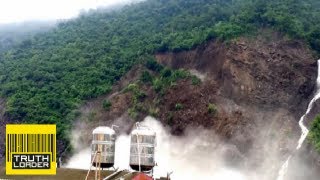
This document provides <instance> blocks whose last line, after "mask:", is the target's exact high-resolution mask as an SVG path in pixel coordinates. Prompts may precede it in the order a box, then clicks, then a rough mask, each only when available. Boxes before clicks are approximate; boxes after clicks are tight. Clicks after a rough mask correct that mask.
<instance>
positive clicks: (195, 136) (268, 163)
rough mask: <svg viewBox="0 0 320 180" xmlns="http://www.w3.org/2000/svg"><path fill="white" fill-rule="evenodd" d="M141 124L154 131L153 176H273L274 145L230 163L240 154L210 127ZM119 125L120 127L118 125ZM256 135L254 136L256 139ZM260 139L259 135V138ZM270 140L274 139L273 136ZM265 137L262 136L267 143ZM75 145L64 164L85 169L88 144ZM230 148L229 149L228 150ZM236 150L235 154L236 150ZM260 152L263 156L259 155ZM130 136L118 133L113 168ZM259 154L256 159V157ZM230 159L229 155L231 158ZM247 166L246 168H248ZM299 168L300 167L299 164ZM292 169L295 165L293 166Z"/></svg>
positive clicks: (123, 159) (126, 151) (125, 154)
mask: <svg viewBox="0 0 320 180" xmlns="http://www.w3.org/2000/svg"><path fill="white" fill-rule="evenodd" d="M141 124H142V125H145V126H148V127H149V128H151V129H152V130H154V131H155V132H156V133H157V147H156V152H155V160H156V163H157V165H156V166H155V168H154V177H155V178H159V177H166V176H167V174H168V173H170V174H171V178H172V179H173V180H180V179H187V180H189V179H190V180H192V179H213V180H258V179H259V180H272V179H276V175H277V171H278V170H279V168H280V166H281V163H282V162H283V159H284V158H285V156H284V155H282V156H280V155H279V153H278V151H279V149H277V148H276V145H275V144H277V143H275V141H272V142H273V143H275V144H274V146H267V145H266V146H264V147H263V149H260V150H261V151H260V152H256V151H253V152H252V154H249V155H246V157H247V159H245V157H243V159H240V161H243V162H250V161H254V162H255V163H257V165H256V166H252V165H251V166H248V165H246V163H242V164H240V165H237V166H234V164H233V161H232V160H231V161H230V156H234V155H235V154H236V157H241V156H243V155H242V154H241V153H240V152H238V150H237V148H236V147H235V146H234V145H231V144H227V143H226V142H224V141H222V140H220V139H219V138H218V137H217V136H216V135H214V133H213V132H212V131H210V130H206V129H203V128H195V129H187V130H186V133H185V135H184V136H182V137H177V136H173V135H171V134H170V133H169V132H170V129H167V128H166V127H164V126H163V125H162V124H161V123H160V122H159V121H158V120H156V119H154V118H152V117H146V118H145V119H144V121H143V122H141ZM120 128H121V127H120ZM258 138H259V137H257V139H258ZM79 139H81V138H79V134H75V135H74V137H73V141H74V142H81V141H79ZM260 140H261V139H260ZM273 140H274V139H273ZM268 141H271V140H270V139H269V138H268V139H267V138H265V139H264V143H266V144H268V143H269V142H268ZM260 142H261V141H260ZM74 147H78V148H79V149H77V150H76V152H77V153H75V154H74V155H73V156H72V157H71V158H70V160H69V161H68V163H67V164H66V165H65V166H64V167H66V168H77V169H88V168H90V148H89V146H87V147H86V148H83V147H84V146H83V145H75V146H74ZM230 152H231V153H230ZM237 153H238V154H237ZM261 154H264V156H261ZM129 156H130V136H129V135H127V134H121V135H119V136H118V137H117V140H116V150H115V166H114V167H115V168H119V170H122V169H127V170H130V167H129ZM257 156H259V158H260V159H256V157H257ZM231 159H232V158H231ZM248 167H250V168H248ZM299 168H301V169H303V167H299ZM294 169H295V171H299V169H296V167H295V168H294Z"/></svg>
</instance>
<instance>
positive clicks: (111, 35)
mask: <svg viewBox="0 0 320 180" xmlns="http://www.w3.org/2000/svg"><path fill="white" fill-rule="evenodd" d="M319 8H320V2H319V1H318V0H305V1H300V0H280V1H279V0H147V1H145V2H141V3H137V4H134V5H130V6H126V7H124V8H122V9H121V10H117V11H114V12H110V11H107V12H105V11H102V10H99V11H95V12H90V13H87V14H81V15H80V16H79V17H78V18H76V19H73V20H69V21H65V22H60V23H59V24H58V26H57V27H56V28H54V29H52V30H50V31H49V32H46V33H39V34H37V35H35V36H32V38H28V39H25V40H23V41H22V42H20V43H16V44H15V45H13V47H12V48H10V49H8V50H6V51H5V52H3V53H1V54H0V93H1V96H2V97H5V98H6V100H7V109H6V115H7V117H9V118H10V119H14V120H19V121H22V122H27V123H56V124H57V126H58V138H59V140H60V141H68V138H67V137H68V136H67V132H68V130H70V126H71V123H72V121H73V120H74V119H75V118H76V116H77V112H76V111H74V110H75V109H76V108H77V107H78V106H79V105H80V104H81V103H82V102H83V101H84V100H87V99H90V98H94V97H97V96H99V95H102V94H105V93H107V92H109V91H110V90H111V87H112V85H113V84H114V83H115V82H116V81H117V80H119V79H120V78H121V76H122V75H123V74H125V73H126V72H127V71H128V70H129V69H130V68H131V67H132V66H133V65H134V64H136V63H142V62H144V61H146V60H150V59H152V56H150V55H152V54H154V53H155V52H161V51H181V50H188V49H191V48H193V47H195V46H197V45H199V44H201V43H203V42H205V41H206V40H209V39H220V40H229V39H232V38H236V37H238V36H240V35H252V34H254V33H256V32H257V30H258V29H260V28H270V29H274V30H277V31H280V32H282V33H284V34H286V35H287V36H288V37H289V38H297V39H301V40H304V41H305V42H306V43H307V44H309V45H310V47H311V48H313V49H314V50H316V51H318V52H320V29H319V28H318V27H319V21H320V11H318V10H319Z"/></svg>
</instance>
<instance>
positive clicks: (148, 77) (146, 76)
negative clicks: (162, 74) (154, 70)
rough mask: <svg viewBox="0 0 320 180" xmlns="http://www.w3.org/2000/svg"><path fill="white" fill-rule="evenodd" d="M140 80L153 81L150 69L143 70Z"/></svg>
mask: <svg viewBox="0 0 320 180" xmlns="http://www.w3.org/2000/svg"><path fill="white" fill-rule="evenodd" d="M140 80H141V81H142V82H144V83H149V82H152V76H151V74H150V73H149V72H148V71H143V72H142V74H141V77H140Z"/></svg>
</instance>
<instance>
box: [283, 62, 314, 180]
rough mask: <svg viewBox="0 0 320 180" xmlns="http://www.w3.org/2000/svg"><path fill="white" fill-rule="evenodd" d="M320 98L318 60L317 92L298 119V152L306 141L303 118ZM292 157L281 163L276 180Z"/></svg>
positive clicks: (285, 169)
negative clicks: (299, 133) (299, 134)
mask: <svg viewBox="0 0 320 180" xmlns="http://www.w3.org/2000/svg"><path fill="white" fill-rule="evenodd" d="M319 98H320V59H319V60H318V77H317V91H316V94H315V96H314V97H313V98H312V100H311V101H310V103H309V105H308V109H307V112H306V113H305V114H304V115H303V116H302V117H301V118H300V120H299V126H300V128H301V136H300V139H299V141H298V145H297V148H296V150H299V149H300V148H301V146H302V144H303V142H304V140H305V139H306V137H307V135H308V133H309V130H308V128H307V127H306V126H305V125H304V123H303V122H304V120H305V117H306V116H307V115H308V114H309V113H310V111H311V110H312V107H313V105H314V103H315V102H316V101H317V100H318V99H319ZM291 157H292V155H290V156H289V157H288V159H287V160H286V162H285V163H283V165H282V166H281V169H280V171H279V174H278V178H277V180H283V178H284V175H285V174H286V172H287V169H288V166H289V161H290V159H291Z"/></svg>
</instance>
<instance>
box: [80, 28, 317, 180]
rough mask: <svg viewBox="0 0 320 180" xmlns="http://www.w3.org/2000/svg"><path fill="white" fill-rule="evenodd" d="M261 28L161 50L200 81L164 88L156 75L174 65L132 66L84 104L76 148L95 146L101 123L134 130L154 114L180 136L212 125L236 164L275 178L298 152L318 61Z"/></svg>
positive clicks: (164, 58) (188, 79) (163, 57)
mask: <svg viewBox="0 0 320 180" xmlns="http://www.w3.org/2000/svg"><path fill="white" fill-rule="evenodd" d="M261 32H263V33H261V34H263V35H260V36H258V37H257V38H255V39H251V38H245V37H243V38H239V39H237V40H234V41H231V42H229V43H223V42H220V41H209V42H207V43H205V44H203V45H200V46H199V47H197V48H195V49H193V50H190V51H183V52H178V53H171V52H170V53H158V54H156V55H155V57H156V60H157V61H158V62H159V63H161V64H163V65H165V66H168V67H171V68H174V69H176V70H175V71H181V70H178V69H179V68H184V69H187V70H189V71H190V72H191V73H193V74H196V75H197V76H198V77H200V78H202V81H200V79H197V78H196V77H195V76H185V77H183V78H181V79H177V80H176V81H173V82H171V83H170V85H169V86H168V87H167V88H164V89H162V90H160V91H159V90H158V84H159V83H158V80H159V79H160V80H161V79H162V80H161V82H165V81H166V80H163V79H166V78H168V77H171V76H174V75H172V74H175V71H168V69H166V68H164V69H162V70H160V73H158V72H157V68H154V67H156V66H151V67H150V66H148V63H147V65H146V67H145V66H138V67H135V68H133V69H132V70H131V71H130V73H129V74H127V75H126V76H125V77H123V78H122V79H121V81H120V82H119V84H118V85H117V86H116V87H115V88H114V89H113V91H112V93H110V94H109V95H108V96H103V97H99V98H97V99H94V100H91V101H89V102H87V103H86V104H84V105H83V106H82V108H81V112H82V114H81V116H80V117H79V119H78V121H77V123H76V124H75V131H74V133H77V137H78V138H80V140H79V142H81V143H79V144H81V145H82V146H81V147H77V149H83V148H85V147H87V146H88V145H89V143H90V134H91V130H92V129H93V128H94V127H95V126H98V125H111V124H118V125H121V127H123V128H121V130H122V131H124V132H126V131H127V132H128V131H130V129H131V127H132V126H133V124H134V123H135V122H136V121H137V120H138V121H139V120H141V119H143V118H144V117H145V116H147V115H152V116H154V117H156V118H158V119H159V120H160V121H161V122H162V123H163V124H165V125H167V127H168V128H169V129H170V130H171V132H172V134H175V135H183V134H184V133H185V131H186V130H187V129H189V128H193V127H204V128H205V129H209V130H210V131H211V132H212V133H214V134H216V135H218V137H219V138H221V139H222V140H223V141H224V142H227V143H228V144H230V145H232V146H230V147H228V148H227V149H226V150H225V153H224V156H225V157H224V158H225V159H227V163H229V164H230V165H231V166H234V167H237V168H243V169H245V170H251V169H253V168H254V169H255V171H254V172H255V173H257V174H259V175H260V176H261V179H263V178H264V179H269V178H270V177H273V178H275V176H276V175H277V174H276V173H277V172H278V171H277V170H278V168H279V166H280V165H281V163H283V161H284V160H285V158H286V157H287V155H288V154H290V153H293V152H294V151H293V150H294V149H295V146H296V141H297V139H298V138H299V135H300V134H299V133H300V129H299V126H298V123H297V121H298V120H299V118H300V116H301V114H303V112H304V111H305V107H306V105H307V103H308V101H309V100H310V98H311V97H312V95H313V90H314V85H315V79H316V76H317V65H316V62H315V61H314V56H313V55H312V52H311V51H310V50H308V49H307V48H306V46H305V45H304V44H303V43H302V42H300V41H293V40H286V39H284V38H283V36H282V35H281V34H279V33H272V32H270V31H268V32H267V31H266V30H262V31H261ZM268 33H269V34H268ZM266 34H268V35H267V36H266ZM146 72H148V74H149V75H150V78H146V77H147V76H146V74H147V73H146ZM169 72H170V73H169ZM148 77H149V76H148ZM146 79H149V80H147V81H146ZM169 79H170V78H169ZM105 102H108V104H110V105H109V106H108V107H107V108H106V106H104V104H105ZM88 122H90V123H88ZM217 148H218V147H217ZM306 154H307V153H306ZM307 157H309V156H307ZM302 159H305V158H302ZM312 167H313V168H315V167H317V166H316V165H315V164H313V166H312ZM314 172H316V171H312V173H311V175H310V179H312V178H314V177H316V176H314V174H313V173H314ZM293 179H294V178H293Z"/></svg>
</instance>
